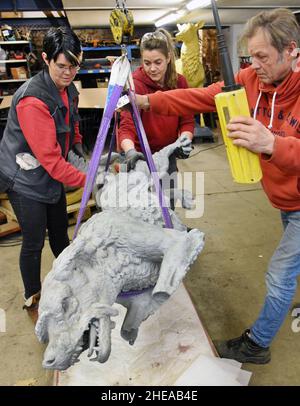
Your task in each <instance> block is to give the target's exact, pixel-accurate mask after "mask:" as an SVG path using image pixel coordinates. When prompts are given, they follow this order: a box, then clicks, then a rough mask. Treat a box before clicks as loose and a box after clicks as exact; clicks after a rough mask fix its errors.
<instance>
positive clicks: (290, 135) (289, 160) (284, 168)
mask: <svg viewBox="0 0 300 406" xmlns="http://www.w3.org/2000/svg"><path fill="white" fill-rule="evenodd" d="M236 81H237V82H238V83H240V84H241V85H243V86H244V87H245V88H246V92H247V97H248V102H249V106H250V110H251V112H252V115H253V112H254V109H255V106H256V104H257V102H258V105H257V109H256V110H257V114H256V119H257V120H259V121H260V122H261V123H263V124H264V125H265V126H266V127H267V126H268V125H269V124H272V128H271V131H272V132H273V134H274V135H276V137H275V144H274V151H273V154H272V156H271V157H267V156H265V155H263V156H261V157H260V161H261V167H262V171H263V179H262V185H263V188H264V190H265V192H266V194H267V196H268V197H269V199H270V201H271V203H272V205H273V206H274V207H276V208H279V209H282V210H286V211H294V210H300V72H299V71H298V72H291V73H290V74H289V75H288V76H287V77H286V78H285V80H284V81H283V82H282V83H281V84H280V85H279V86H277V87H275V86H274V85H265V84H263V83H260V82H259V80H258V77H257V75H256V73H255V71H254V70H253V69H252V68H251V67H250V68H247V69H243V70H241V71H240V72H239V73H238V74H237V75H236ZM222 86H223V83H214V84H212V85H211V86H209V87H207V88H199V89H186V90H180V89H178V90H173V91H170V92H157V93H155V94H150V95H149V102H150V111H151V112H153V113H160V114H168V115H174V114H178V115H183V114H192V113H199V112H210V111H215V110H216V108H215V101H214V96H215V95H216V94H217V93H219V92H221V87H222ZM260 94H261V97H260V98H259V96H260ZM272 100H274V109H272ZM272 110H273V120H272V119H271V116H272ZM271 121H272V122H271Z"/></svg>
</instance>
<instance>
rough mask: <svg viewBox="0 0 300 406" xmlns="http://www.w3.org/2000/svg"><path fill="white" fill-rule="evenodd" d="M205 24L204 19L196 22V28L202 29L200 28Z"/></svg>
mask: <svg viewBox="0 0 300 406" xmlns="http://www.w3.org/2000/svg"><path fill="white" fill-rule="evenodd" d="M204 24H205V21H204V20H201V21H198V22H197V24H196V28H197V29H198V30H200V28H202V27H203V25H204Z"/></svg>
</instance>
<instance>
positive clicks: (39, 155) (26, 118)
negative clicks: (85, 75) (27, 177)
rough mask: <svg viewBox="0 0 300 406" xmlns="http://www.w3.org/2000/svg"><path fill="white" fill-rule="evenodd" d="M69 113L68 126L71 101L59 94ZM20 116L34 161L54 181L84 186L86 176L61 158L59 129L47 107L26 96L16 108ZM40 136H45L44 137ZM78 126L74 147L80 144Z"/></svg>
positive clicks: (67, 137)
mask: <svg viewBox="0 0 300 406" xmlns="http://www.w3.org/2000/svg"><path fill="white" fill-rule="evenodd" d="M60 95H61V98H62V100H63V102H64V105H65V106H66V107H67V109H68V111H67V114H66V124H69V102H68V96H67V92H66V90H64V91H62V92H60ZM17 115H18V120H19V123H20V127H21V129H22V131H23V134H24V137H25V139H26V141H27V143H28V145H29V146H30V148H31V150H32V152H33V154H34V156H35V158H36V159H37V160H38V161H39V163H40V164H41V165H42V166H43V168H44V169H45V170H46V171H47V172H48V174H49V175H50V176H51V177H52V178H53V179H55V180H57V181H59V182H61V183H64V184H66V185H68V186H82V187H83V186H84V184H85V178H86V176H85V174H84V173H83V172H80V171H79V170H78V169H76V168H75V167H74V166H73V165H71V164H70V163H68V162H67V161H66V159H65V158H66V157H63V156H62V151H61V147H60V145H59V143H58V142H57V139H56V128H55V123H54V120H53V118H52V117H51V115H50V112H49V109H48V107H47V105H46V104H45V103H44V102H42V101H41V100H40V99H38V98H36V97H31V96H30V97H24V98H23V99H21V100H20V102H19V103H18V105H17ZM41 134H42V135H43V136H41ZM81 139H82V137H81V135H80V134H79V123H78V122H77V123H76V124H75V137H74V144H76V143H78V142H81ZM69 140H70V136H69V134H67V135H66V148H65V150H66V151H68V150H69V149H68V148H69Z"/></svg>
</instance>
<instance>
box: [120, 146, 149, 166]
mask: <svg viewBox="0 0 300 406" xmlns="http://www.w3.org/2000/svg"><path fill="white" fill-rule="evenodd" d="M139 159H141V160H142V161H145V157H144V155H143V154H142V153H141V152H137V151H136V150H135V149H134V148H131V149H129V150H128V151H127V152H125V161H124V163H125V164H126V166H127V172H129V171H131V170H132V169H134V168H135V165H136V163H137V161H138V160H139Z"/></svg>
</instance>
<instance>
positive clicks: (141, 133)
mask: <svg viewBox="0 0 300 406" xmlns="http://www.w3.org/2000/svg"><path fill="white" fill-rule="evenodd" d="M129 100H130V103H131V106H132V109H133V114H132V118H133V121H134V124H135V127H136V131H137V134H138V137H139V141H140V144H141V147H142V151H143V153H144V155H145V156H146V159H147V163H148V166H149V170H150V173H151V175H152V178H153V181H154V185H155V190H156V193H157V195H158V199H159V205H160V207H161V210H162V215H163V219H164V222H165V225H166V228H173V224H172V220H171V217H170V213H169V210H168V208H167V206H166V203H165V198H164V194H163V193H162V188H161V184H160V180H159V177H158V173H157V170H156V168H155V164H154V161H153V158H152V153H151V150H150V147H149V143H148V140H147V136H146V133H145V130H144V127H143V123H142V119H141V115H140V112H139V110H138V108H137V105H136V103H135V99H134V93H133V92H132V91H131V90H129Z"/></svg>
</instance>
